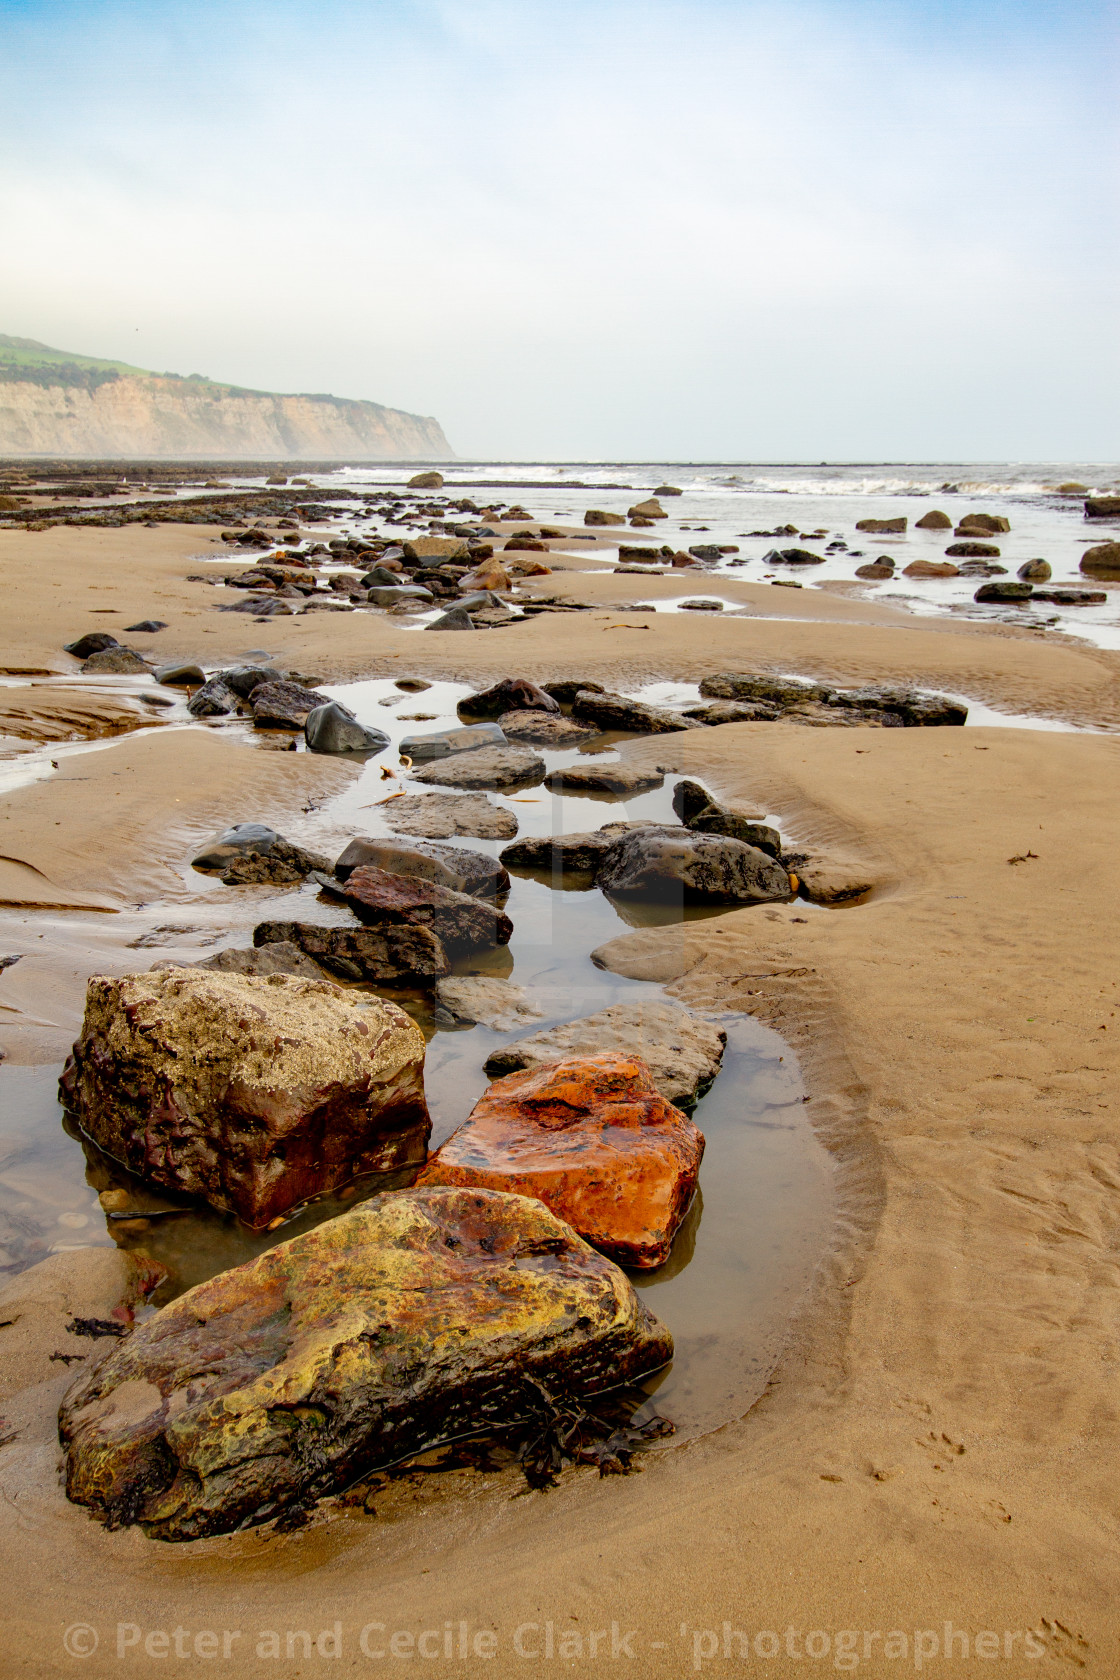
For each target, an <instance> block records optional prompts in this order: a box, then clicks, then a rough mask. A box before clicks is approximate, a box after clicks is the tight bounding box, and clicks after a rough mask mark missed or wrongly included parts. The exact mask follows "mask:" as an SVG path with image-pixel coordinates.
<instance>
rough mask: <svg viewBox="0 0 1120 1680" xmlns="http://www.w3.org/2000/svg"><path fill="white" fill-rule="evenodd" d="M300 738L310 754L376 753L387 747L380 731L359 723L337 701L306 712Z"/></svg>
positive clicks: (347, 709) (384, 736)
mask: <svg viewBox="0 0 1120 1680" xmlns="http://www.w3.org/2000/svg"><path fill="white" fill-rule="evenodd" d="M303 734H304V739H305V740H306V742H307V745H308V748H309V749H310V751H311V752H316V753H378V752H384V750H385V748H386V747H387V746H389V745H390V741H389V737H388V735H386V734H385V732H384V730H381V729H370V728H369V727H368V725H366V724H364V723H359V722H358V720H357V718H356V717H355V716H354V714H353V712H352V711H350V710H349V708H348V707H346V706H343V705H341V704H340V702H339V701H337V700H328V702H327V704H326V705H325V706H316V708H315V710H314V711H313V712H308V714H307V721H306V723H305V724H304V726H303Z"/></svg>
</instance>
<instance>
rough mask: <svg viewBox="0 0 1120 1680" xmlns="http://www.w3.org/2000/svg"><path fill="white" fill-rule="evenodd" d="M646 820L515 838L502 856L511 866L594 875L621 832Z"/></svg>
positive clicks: (556, 873)
mask: <svg viewBox="0 0 1120 1680" xmlns="http://www.w3.org/2000/svg"><path fill="white" fill-rule="evenodd" d="M645 826H646V825H645V824H644V823H608V824H606V826H605V827H603V828H599V829H594V830H587V831H585V832H583V833H579V834H542V835H531V836H529V837H527V838H526V839H524V840H516V841H514V843H513V845H512V846H506V847H504V848H503V849H502V851H501V853H500V854H499V856H500V857H501V860H502V862H503V863H504V864H505V866H506V868H507V869H534V870H538V871H541V872H546V873H548V874H550V875H569V874H574V875H593V874H594V873H595V871H596V870H597V869H598V867H599V865H600V863H602V861H603V859H604V858H605V857H606V855H607V852H608V850H609V849H610V847H611V846H612V845H613V844H614V842H615V841H616V840H617V839H618V837H619V835H620V834H624V833H627V832H628V831H629V830H630V829H633V828H644V827H645Z"/></svg>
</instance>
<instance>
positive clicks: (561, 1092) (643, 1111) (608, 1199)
mask: <svg viewBox="0 0 1120 1680" xmlns="http://www.w3.org/2000/svg"><path fill="white" fill-rule="evenodd" d="M703 1154H704V1136H703V1133H702V1132H701V1131H700V1129H699V1128H698V1127H697V1126H695V1125H694V1124H693V1122H692V1121H691V1120H689V1119H688V1118H687V1116H685V1115H684V1114H682V1113H681V1111H680V1109H679V1108H674V1107H673V1105H672V1103H669V1102H666V1100H665V1098H664V1097H663V1096H662V1095H661V1093H660V1092H659V1091H658V1089H657V1087H656V1086H655V1085H654V1084H653V1082H652V1080H651V1079H650V1076H649V1071H648V1069H647V1068H646V1066H645V1064H644V1063H643V1062H641V1061H639V1059H638V1057H637V1056H635V1055H632V1054H626V1053H617V1052H616V1053H607V1054H604V1055H597V1056H581V1057H572V1058H569V1059H567V1060H564V1061H561V1062H554V1063H552V1064H550V1065H549V1066H547V1067H544V1068H533V1069H530V1070H529V1071H527V1072H523V1073H513V1074H510V1075H509V1076H508V1077H507V1078H505V1079H498V1080H496V1081H495V1083H494V1084H493V1085H491V1086H490V1088H489V1090H488V1091H487V1092H486V1094H485V1095H484V1096H483V1097H482V1098H481V1099H480V1101H479V1102H477V1103H476V1104H475V1106H474V1108H473V1109H472V1110H471V1113H470V1114H469V1115H468V1117H467V1119H466V1120H465V1121H464V1122H463V1124H462V1125H461V1126H460V1127H459V1129H458V1131H456V1132H453V1133H452V1134H451V1136H450V1137H449V1138H448V1140H447V1142H446V1143H444V1144H443V1145H442V1146H441V1148H439V1149H438V1150H437V1151H436V1153H435V1154H434V1155H433V1156H432V1157H431V1159H430V1160H429V1162H428V1164H427V1166H426V1167H425V1168H424V1171H423V1173H422V1174H421V1176H420V1180H419V1182H420V1183H421V1184H422V1185H434V1184H447V1185H456V1186H459V1187H461V1188H463V1189H471V1188H475V1187H478V1188H481V1189H487V1190H505V1191H511V1192H513V1193H514V1194H516V1195H520V1196H535V1197H536V1198H537V1199H538V1201H541V1202H543V1203H544V1205H545V1207H546V1208H548V1209H549V1210H550V1212H552V1213H554V1214H556V1215H557V1217H558V1218H560V1219H563V1220H565V1221H566V1223H567V1224H569V1225H570V1226H571V1227H572V1229H573V1230H574V1231H578V1233H579V1235H580V1236H581V1237H583V1238H584V1239H585V1240H586V1241H587V1242H589V1243H591V1245H592V1246H593V1247H594V1248H597V1249H599V1250H600V1251H601V1252H602V1253H604V1254H606V1255H608V1256H609V1257H610V1259H612V1260H615V1261H617V1262H618V1264H619V1265H621V1266H635V1267H640V1268H642V1269H647V1268H649V1267H652V1266H660V1265H662V1264H664V1262H665V1261H666V1260H667V1259H668V1258H669V1253H670V1250H671V1249H672V1246H673V1237H674V1235H675V1234H676V1231H677V1227H678V1226H679V1225H680V1222H681V1220H682V1219H683V1218H684V1216H685V1214H686V1213H687V1212H688V1208H689V1204H690V1202H691V1201H692V1198H693V1196H694V1195H695V1193H696V1180H697V1176H698V1174H699V1171H700V1161H701V1158H702V1156H703Z"/></svg>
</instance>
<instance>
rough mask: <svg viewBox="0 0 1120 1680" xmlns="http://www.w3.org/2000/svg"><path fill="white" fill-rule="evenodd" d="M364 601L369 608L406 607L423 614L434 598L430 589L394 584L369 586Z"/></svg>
mask: <svg viewBox="0 0 1120 1680" xmlns="http://www.w3.org/2000/svg"><path fill="white" fill-rule="evenodd" d="M366 599H367V600H368V602H369V604H370V606H371V607H402V606H407V607H408V608H409V609H410V610H411V611H414V612H423V610H424V608H425V607H427V606H429V605H430V604H431V602H432V601H434V600H435V596H434V595H433V594H432V592H431V590H430V589H424V588H423V587H422V585H420V584H418V583H394V584H386V585H377V584H374V585H371V586H370V589H369V592H368V594H367V596H366Z"/></svg>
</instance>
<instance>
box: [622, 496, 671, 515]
mask: <svg viewBox="0 0 1120 1680" xmlns="http://www.w3.org/2000/svg"><path fill="white" fill-rule="evenodd" d="M627 514H628V517H629V518H630V519H668V517H669V515H668V514H667V513H666V512H665V509H664V508H663V507H662V506H661V503H660V502H659V501H658V500H657V497H656V496H650V497H649V498H648V499H647V500H646V501H644V502H635V504H634V506H633V507H632V508H629V509H627Z"/></svg>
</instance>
